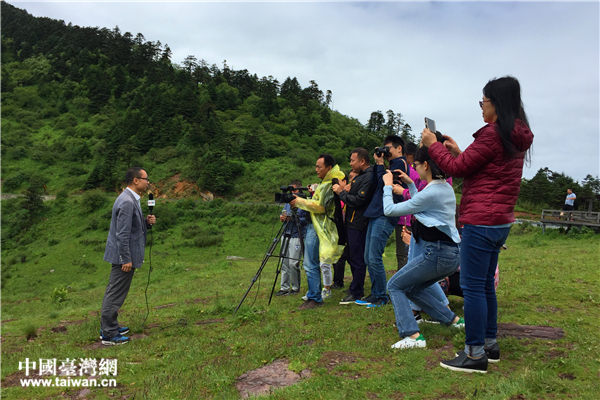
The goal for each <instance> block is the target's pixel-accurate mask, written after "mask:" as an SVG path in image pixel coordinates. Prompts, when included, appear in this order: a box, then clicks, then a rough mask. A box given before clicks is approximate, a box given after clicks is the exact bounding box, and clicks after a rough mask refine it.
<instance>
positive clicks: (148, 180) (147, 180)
mask: <svg viewBox="0 0 600 400" xmlns="http://www.w3.org/2000/svg"><path fill="white" fill-rule="evenodd" d="M137 179H145V180H146V182H148V183H150V179H148V178H137Z"/></svg>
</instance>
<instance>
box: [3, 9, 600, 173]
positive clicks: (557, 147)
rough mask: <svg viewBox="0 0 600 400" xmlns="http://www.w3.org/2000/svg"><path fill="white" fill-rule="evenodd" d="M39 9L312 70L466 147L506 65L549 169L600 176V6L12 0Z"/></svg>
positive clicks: (264, 65)
mask: <svg viewBox="0 0 600 400" xmlns="http://www.w3.org/2000/svg"><path fill="white" fill-rule="evenodd" d="M11 4H13V5H15V6H17V7H19V8H25V9H27V10H28V11H29V12H30V13H32V14H33V15H35V16H48V17H51V18H56V19H63V20H65V22H67V23H68V22H72V23H73V24H76V25H81V26H99V27H107V28H110V29H112V28H114V27H115V26H116V25H118V26H119V28H120V29H121V31H122V32H125V31H129V32H131V33H132V34H133V35H136V34H137V33H138V32H141V33H142V34H143V35H144V36H145V38H146V40H152V41H158V40H160V42H161V43H162V44H163V45H164V44H168V45H169V46H170V48H171V50H172V52H173V61H174V62H178V63H180V62H181V61H183V59H184V58H185V57H186V56H187V55H195V56H196V57H198V58H199V59H204V60H206V61H207V62H208V63H210V64H213V63H215V64H217V65H218V66H219V67H222V62H223V60H227V64H228V65H229V66H230V67H233V68H235V69H248V70H249V71H250V72H251V73H256V74H258V76H259V77H261V76H267V75H273V76H274V77H276V78H277V79H279V81H280V82H283V80H284V79H285V78H286V77H287V76H292V77H293V76H296V77H297V78H298V80H299V81H300V83H301V84H302V85H303V86H307V85H308V82H309V80H311V79H313V80H315V81H316V82H317V83H318V84H319V87H320V88H321V89H322V90H327V89H330V90H332V92H333V104H334V108H336V109H337V110H338V111H340V112H341V113H343V114H346V115H349V116H351V117H354V118H358V119H359V120H360V121H361V122H363V123H364V122H366V120H367V118H368V117H369V115H370V113H371V111H375V110H381V111H383V112H385V111H387V110H388V109H390V108H391V109H393V110H394V111H396V112H401V113H402V114H403V115H404V118H405V120H406V121H407V122H408V123H409V124H410V125H411V126H412V127H413V131H414V132H415V133H419V132H420V130H421V129H422V127H423V117H425V116H428V117H430V118H433V119H435V120H436V121H437V123H438V129H439V130H440V131H442V132H444V133H445V134H449V135H451V136H453V137H454V138H455V139H456V140H457V142H458V143H459V145H460V146H461V147H462V148H464V147H466V146H468V144H470V143H471V141H472V139H471V135H472V133H473V132H475V131H476V130H477V129H478V128H479V127H481V126H482V125H483V121H482V120H481V111H480V109H479V107H478V105H477V101H478V100H479V99H480V98H481V89H482V88H483V86H484V85H485V84H486V83H487V81H488V80H489V79H491V78H494V77H500V76H504V75H507V74H511V75H513V76H515V77H517V78H518V79H519V81H520V82H521V86H522V95H523V102H524V103H525V107H526V111H527V113H528V116H529V119H530V123H531V126H532V130H533V132H534V134H535V141H534V153H533V163H532V167H531V168H530V169H526V170H525V171H524V176H526V177H529V178H531V177H532V176H533V175H534V174H535V172H536V171H537V170H538V169H539V168H543V167H548V168H550V169H552V170H554V171H559V172H560V171H562V172H565V173H567V174H568V175H570V176H572V177H573V178H575V179H578V180H581V179H583V178H584V177H585V175H586V174H588V173H592V174H594V175H598V174H599V167H600V166H599V157H598V153H599V150H600V142H599V132H600V127H599V125H600V124H599V119H600V115H599V97H600V91H599V72H598V71H599V70H600V67H599V57H600V56H599V47H600V46H599V39H598V38H599V4H598V3H597V2H589V3H558V2H557V3H528V2H515V3H508V2H501V3H485V2H466V3H457V2H441V3H438V2H435V3H429V2H427V3H422V2H419V3H404V2H383V3H354V2H349V3H345V2H334V3H318V2H301V3H281V2H266V3H265V2H261V3H253V2H244V3H213V2H202V3H200V2H188V3H176V2H168V3H151V2H148V3H147V2H141V3H140V2H137V3H122V2H110V3H109V2H99V3H81V2H69V3H59V2H38V3H33V2H11Z"/></svg>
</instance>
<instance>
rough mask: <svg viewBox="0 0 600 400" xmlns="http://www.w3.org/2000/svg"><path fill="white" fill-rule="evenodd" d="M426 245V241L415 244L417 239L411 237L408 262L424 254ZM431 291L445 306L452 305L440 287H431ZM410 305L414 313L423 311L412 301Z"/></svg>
mask: <svg viewBox="0 0 600 400" xmlns="http://www.w3.org/2000/svg"><path fill="white" fill-rule="evenodd" d="M424 243H426V242H425V241H424V240H419V243H417V242H415V238H414V237H413V236H412V235H411V237H410V246H409V247H408V250H409V251H408V261H410V260H412V259H413V258H415V257H417V256H418V255H419V254H421V253H423V244H424ZM431 289H432V290H433V292H435V293H433V292H432V295H435V297H436V298H437V299H438V300H439V301H441V302H442V303H444V305H445V306H447V305H448V304H450V302H449V301H448V297H446V293H444V291H443V290H442V287H441V286H440V285H437V286H436V285H431ZM409 303H410V308H412V309H413V311H421V307H419V306H418V305H416V304H415V303H413V302H412V301H409Z"/></svg>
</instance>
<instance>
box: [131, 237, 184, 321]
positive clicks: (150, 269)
mask: <svg viewBox="0 0 600 400" xmlns="http://www.w3.org/2000/svg"><path fill="white" fill-rule="evenodd" d="M149 231H150V249H149V250H148V262H149V263H150V268H148V282H147V283H146V289H145V290H144V297H145V299H146V317H145V318H144V321H143V322H142V330H144V329H146V320H148V316H149V315H150V304H149V303H148V287H150V274H151V273H152V269H153V268H152V244H153V243H154V235H153V234H152V226H150V229H149ZM187 324H188V322H187V320H186V319H185V318H180V319H179V321H177V322H176V323H174V324H171V325H166V326H163V325H161V326H159V327H160V330H161V331H163V330H165V329H167V328H170V327H172V326H176V325H181V326H187Z"/></svg>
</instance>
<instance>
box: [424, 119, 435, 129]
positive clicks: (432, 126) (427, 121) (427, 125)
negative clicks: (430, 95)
mask: <svg viewBox="0 0 600 400" xmlns="http://www.w3.org/2000/svg"><path fill="white" fill-rule="evenodd" d="M425 128H427V129H429V130H430V131H431V132H433V133H435V132H436V130H435V121H434V120H432V119H431V118H427V117H425Z"/></svg>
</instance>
